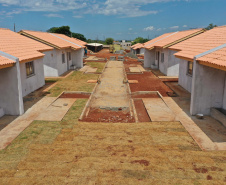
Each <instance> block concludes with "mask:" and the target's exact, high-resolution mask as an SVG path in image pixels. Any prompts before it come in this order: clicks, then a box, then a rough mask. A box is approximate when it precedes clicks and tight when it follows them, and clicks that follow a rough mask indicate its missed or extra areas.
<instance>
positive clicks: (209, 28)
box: [205, 23, 217, 30]
mask: <svg viewBox="0 0 226 185" xmlns="http://www.w3.org/2000/svg"><path fill="white" fill-rule="evenodd" d="M215 27H217V25H214V24H213V23H211V24H209V26H207V27H206V28H205V29H206V30H211V29H213V28H215Z"/></svg>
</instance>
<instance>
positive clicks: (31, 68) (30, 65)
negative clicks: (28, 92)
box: [25, 61, 35, 77]
mask: <svg viewBox="0 0 226 185" xmlns="http://www.w3.org/2000/svg"><path fill="white" fill-rule="evenodd" d="M25 66H26V75H27V77H30V76H33V75H34V74H35V71H34V62H33V61H31V62H27V63H26V64H25Z"/></svg>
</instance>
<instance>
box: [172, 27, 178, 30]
mask: <svg viewBox="0 0 226 185" xmlns="http://www.w3.org/2000/svg"><path fill="white" fill-rule="evenodd" d="M178 28H179V26H172V27H170V29H172V30H174V29H178Z"/></svg>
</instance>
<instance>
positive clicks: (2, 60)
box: [0, 55, 16, 66]
mask: <svg viewBox="0 0 226 185" xmlns="http://www.w3.org/2000/svg"><path fill="white" fill-rule="evenodd" d="M15 63H16V62H15V61H13V60H10V59H8V58H6V57H4V56H1V55H0V66H3V65H8V64H15Z"/></svg>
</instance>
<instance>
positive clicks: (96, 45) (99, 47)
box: [86, 43, 103, 52]
mask: <svg viewBox="0 0 226 185" xmlns="http://www.w3.org/2000/svg"><path fill="white" fill-rule="evenodd" d="M86 46H87V48H88V49H89V50H91V51H93V52H99V51H101V50H102V49H103V44H100V43H89V44H87V45H86Z"/></svg>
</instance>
